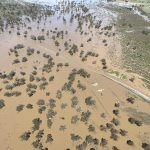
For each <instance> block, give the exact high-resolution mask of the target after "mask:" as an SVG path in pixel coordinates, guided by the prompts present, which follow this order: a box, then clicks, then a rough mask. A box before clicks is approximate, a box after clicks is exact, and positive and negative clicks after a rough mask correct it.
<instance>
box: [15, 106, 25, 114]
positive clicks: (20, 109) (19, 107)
mask: <svg viewBox="0 0 150 150" xmlns="http://www.w3.org/2000/svg"><path fill="white" fill-rule="evenodd" d="M23 108H24V105H22V104H20V105H18V106H17V107H16V111H18V112H20V111H22V110H23Z"/></svg>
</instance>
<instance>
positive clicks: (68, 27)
mask: <svg viewBox="0 0 150 150" xmlns="http://www.w3.org/2000/svg"><path fill="white" fill-rule="evenodd" d="M32 2H33V1H32ZM40 2H41V3H43V2H42V1H40ZM51 2H52V1H51ZM54 3H55V1H54ZM91 7H93V6H91ZM101 10H104V8H101V9H100V10H99V12H97V11H98V9H96V10H95V11H96V13H97V14H98V13H99V14H100V16H101V17H100V16H99V19H100V20H102V22H103V23H102V26H101V28H100V29H95V28H94V27H91V28H88V25H89V22H84V23H83V26H82V28H83V29H82V31H83V33H82V34H81V32H80V31H79V30H76V29H77V25H78V20H77V19H74V21H73V23H70V21H69V20H70V16H71V13H66V14H61V13H60V12H58V13H56V14H55V15H54V16H51V17H50V18H47V20H44V19H43V20H42V21H41V22H40V24H37V23H36V22H31V23H28V26H31V27H32V30H29V29H27V27H23V28H21V30H20V33H21V35H20V36H17V35H16V31H17V30H16V29H14V31H13V32H12V34H9V33H8V31H6V32H5V33H3V34H1V36H0V45H1V59H0V62H1V63H0V71H1V72H3V73H4V72H6V73H9V72H10V71H11V70H14V71H15V72H16V76H15V78H13V79H12V80H8V81H7V79H0V88H1V89H2V91H1V92H0V98H1V99H4V100H5V105H6V106H5V107H4V108H3V109H1V110H0V120H1V122H0V133H1V136H0V150H1V149H2V150H20V149H21V150H32V149H34V148H33V146H32V143H33V142H34V141H35V140H36V135H37V134H38V131H36V132H34V133H32V134H31V137H30V138H29V140H28V141H22V140H21V138H20V136H21V135H22V134H23V133H24V132H27V131H32V127H33V123H32V120H33V119H34V118H37V117H39V118H40V119H41V120H42V124H41V126H40V130H42V129H44V135H43V137H42V138H41V139H40V142H41V143H42V144H43V146H44V147H47V148H48V149H50V150H66V149H67V148H69V149H71V150H75V149H77V148H76V146H78V145H79V144H82V142H83V141H84V140H85V138H86V136H88V135H91V136H92V138H94V139H95V138H97V139H98V140H99V141H100V140H101V139H102V138H105V139H107V141H108V144H107V146H104V147H102V146H100V143H98V144H93V143H91V144H88V145H87V147H86V149H87V150H89V149H90V148H93V147H94V148H95V149H96V150H100V149H102V148H104V149H112V147H113V146H117V147H118V148H119V149H122V150H126V149H128V150H132V149H133V147H132V146H129V145H127V144H126V142H127V140H129V139H131V140H133V141H134V149H137V150H139V149H141V144H142V142H147V141H148V139H149V138H150V137H149V132H148V131H150V130H149V129H150V127H149V124H148V125H147V124H145V123H143V125H142V126H141V127H138V126H136V125H135V124H130V123H129V122H128V117H131V114H130V113H129V112H128V113H127V112H126V111H125V109H128V108H134V109H135V110H137V111H138V112H139V113H140V112H142V113H143V114H150V109H149V105H148V104H147V103H146V102H143V101H142V100H141V99H140V98H138V97H135V99H136V102H135V104H133V105H132V104H130V103H128V102H127V101H126V98H127V97H128V96H133V95H132V94H131V93H129V91H128V90H126V89H125V88H123V87H121V86H120V85H118V84H117V83H114V82H113V81H110V80H109V79H106V78H105V77H104V76H101V75H99V74H97V73H94V72H92V70H94V71H97V72H100V71H101V70H102V63H101V59H103V58H105V59H106V61H107V65H108V67H110V66H111V61H110V58H109V55H108V53H109V51H110V49H111V50H112V48H117V47H118V50H119V41H118V40H117V37H114V36H112V34H113V33H114V32H115V28H113V29H112V30H111V31H108V32H109V35H110V36H107V34H108V33H107V34H106V35H105V34H100V32H102V31H103V29H102V28H103V26H106V25H109V24H110V22H111V20H110V18H111V17H109V18H108V17H106V16H110V13H109V11H107V12H108V13H105V11H103V12H101V13H100V11H101ZM91 11H94V10H91ZM79 12H80V11H79ZM79 12H75V11H74V14H76V13H79ZM80 13H81V12H80ZM104 14H105V15H106V16H105V19H106V20H105V19H103V18H104ZM63 17H65V19H66V23H65V24H64V23H63ZM97 17H98V16H97ZM109 21H110V22H109ZM43 28H44V29H45V30H44V32H42V31H41V29H43ZM26 30H27V31H28V36H27V38H25V37H24V36H23V35H24V31H26ZM47 31H50V35H46V32H47ZM58 31H64V32H66V31H67V32H68V34H64V37H63V38H57V40H58V41H59V43H60V45H59V46H56V45H55V43H54V40H53V39H52V37H53V36H56V35H57V33H58ZM41 34H42V35H45V41H42V42H40V41H38V40H36V41H34V40H31V36H32V35H35V36H38V35H41ZM89 38H92V40H91V41H89V42H87V41H88V39H89ZM104 39H105V40H106V41H107V45H105V43H104V42H103V40H104ZM65 41H67V42H68V43H69V45H72V44H76V45H77V46H78V48H79V51H78V52H77V53H75V54H74V55H73V56H71V55H70V54H69V53H68V51H67V50H65V47H64V43H65ZM16 44H23V45H24V46H25V47H24V48H22V49H19V50H18V56H15V53H10V48H13V47H14V46H15V45H16ZM81 44H83V45H84V46H83V47H81V46H80V45H81ZM28 47H31V48H34V49H35V53H34V54H33V55H31V56H27V53H26V52H27V51H26V50H27V48H28ZM37 51H40V54H37V53H36V52H37ZM81 51H84V54H86V53H87V52H89V51H92V52H94V53H96V54H98V57H93V56H88V57H87V61H85V62H83V61H82V59H81V57H80V54H81V53H80V52H81ZM44 53H46V54H47V55H50V56H51V57H52V58H53V61H54V62H55V65H54V67H53V68H52V70H51V71H50V72H43V71H42V68H43V66H44V65H45V64H47V59H46V58H44V57H43V54H44ZM58 53H59V55H56V54H58ZM8 54H9V55H8ZM117 54H118V53H117ZM16 57H17V58H18V59H19V60H21V59H22V58H23V57H27V58H28V61H27V62H24V63H23V62H20V63H18V64H12V62H13V60H14V59H15V58H16ZM118 57H119V54H118ZM59 63H62V64H65V63H69V66H68V67H66V66H65V65H63V66H62V67H60V68H59V67H58V66H57V64H59ZM35 68H37V69H35ZM81 68H84V69H85V70H86V68H88V69H87V70H88V73H90V75H91V77H90V78H83V77H82V76H80V75H77V76H76V78H75V80H74V82H73V87H74V88H75V89H76V93H74V94H73V93H71V92H69V91H62V97H61V98H58V97H57V92H58V90H61V89H62V86H63V85H64V84H65V83H66V82H67V81H68V76H69V74H70V73H71V72H72V70H73V69H76V70H79V69H81ZM90 70H91V71H90ZM33 71H37V74H36V75H35V78H38V77H39V78H40V79H41V81H39V82H37V80H34V81H32V82H30V80H29V76H30V75H31V74H33ZM20 72H25V73H26V75H24V76H22V75H21V74H20ZM52 75H53V76H54V77H55V79H54V81H53V82H49V81H48V80H49V77H50V76H52ZM21 77H24V78H25V79H26V84H25V85H23V86H20V87H16V88H15V90H16V91H21V92H22V95H21V96H19V97H6V96H4V93H5V92H7V90H6V88H5V87H6V85H7V84H13V83H14V82H15V81H16V79H17V78H21ZM42 80H44V81H48V85H47V86H46V88H45V89H43V90H41V89H40V84H41V82H42ZM79 81H80V82H81V83H82V84H83V85H85V86H86V90H82V89H80V88H78V83H79ZM29 83H33V84H36V85H37V86H38V88H37V90H36V93H35V94H34V95H33V96H31V97H29V96H28V94H27V84H29ZM93 83H96V84H93ZM93 85H95V86H93ZM101 90H102V91H103V92H102V93H101V92H99V91H101ZM47 92H49V93H50V95H47V94H46V93H47ZM74 96H76V97H77V98H78V101H79V102H78V104H77V106H76V107H75V108H72V106H71V105H72V103H71V99H72V97H74ZM89 96H92V98H93V99H94V100H95V102H96V105H95V106H87V105H86V104H85V99H86V98H87V97H89ZM51 98H53V99H55V100H56V107H55V108H54V111H56V112H57V114H56V115H55V117H54V118H53V119H52V121H53V125H52V127H51V128H50V129H49V128H48V127H47V113H48V110H49V109H50V106H49V99H51ZM39 99H43V100H44V101H45V106H46V110H45V111H43V113H42V114H40V113H38V109H39V106H38V105H37V101H38V100H39ZM116 101H117V102H118V101H119V103H120V108H118V109H119V111H120V114H119V115H118V116H115V115H114V114H113V110H114V109H117V108H115V106H114V104H115V103H116ZM28 103H30V104H32V105H33V109H31V110H29V109H27V108H26V107H25V106H26V105H27V104H28ZM20 104H23V105H24V110H23V111H21V112H17V111H16V106H18V105H20ZM62 104H65V108H62ZM87 110H89V111H90V112H91V117H90V119H89V121H88V122H87V123H84V122H82V121H80V118H81V115H82V112H86V111H87ZM103 113H104V114H105V117H101V115H102V114H103ZM73 116H77V117H78V118H79V120H78V121H77V123H76V124H72V123H71V119H72V117H73ZM146 116H148V119H149V115H146ZM113 118H117V119H118V120H119V121H120V124H119V126H115V125H113V126H114V128H115V129H116V130H118V133H117V134H118V136H119V138H118V139H117V141H115V140H113V139H112V138H111V135H110V131H109V130H107V131H106V132H105V131H101V130H100V125H104V126H105V125H106V123H111V120H112V119H113ZM137 118H138V117H137ZM90 125H92V126H94V128H95V131H94V132H91V131H89V129H88V128H89V126H90ZM61 126H65V129H64V131H61V130H60V127H61ZM120 129H124V130H126V131H127V132H128V133H127V135H126V136H121V135H120V134H119V131H120ZM47 134H52V137H53V142H52V143H47V142H46V137H47ZM70 134H75V135H79V136H80V137H81V138H80V139H79V140H78V141H74V142H73V141H72V140H71V136H70ZM145 134H146V135H147V137H146V136H145ZM144 136H145V137H146V138H143V137H144Z"/></svg>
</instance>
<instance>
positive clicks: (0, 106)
mask: <svg viewBox="0 0 150 150" xmlns="http://www.w3.org/2000/svg"><path fill="white" fill-rule="evenodd" d="M3 107H5V102H4V100H3V99H0V109H2V108H3Z"/></svg>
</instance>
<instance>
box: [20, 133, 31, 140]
mask: <svg viewBox="0 0 150 150" xmlns="http://www.w3.org/2000/svg"><path fill="white" fill-rule="evenodd" d="M30 135H31V132H30V131H28V132H24V133H23V134H22V135H21V136H20V138H21V139H22V140H23V141H28V139H29V138H30Z"/></svg>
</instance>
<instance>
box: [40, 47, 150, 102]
mask: <svg viewBox="0 0 150 150" xmlns="http://www.w3.org/2000/svg"><path fill="white" fill-rule="evenodd" d="M39 47H40V48H42V49H43V50H45V51H47V52H48V53H51V54H53V55H55V56H56V52H54V51H52V50H50V49H48V48H46V47H44V46H40V45H39ZM59 57H61V58H62V59H64V60H67V61H68V60H70V61H69V62H70V63H71V64H73V65H75V66H77V67H79V66H80V68H84V69H86V70H87V71H90V72H93V73H96V74H98V75H101V76H103V77H105V78H107V79H109V80H111V81H113V82H115V83H117V84H119V85H121V86H122V87H124V88H125V89H127V90H128V91H130V92H132V93H134V94H136V95H138V96H139V97H141V98H143V99H144V100H146V101H147V102H150V97H149V96H146V95H145V94H143V93H141V92H140V91H138V90H136V89H134V88H132V87H130V86H128V85H127V84H125V83H122V82H121V81H118V80H117V79H114V78H112V77H110V76H108V75H106V74H104V73H102V72H99V71H95V70H93V69H89V68H88V67H86V66H84V65H83V64H81V63H79V62H75V61H73V60H72V59H70V58H68V57H67V56H62V55H59Z"/></svg>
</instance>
